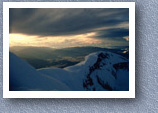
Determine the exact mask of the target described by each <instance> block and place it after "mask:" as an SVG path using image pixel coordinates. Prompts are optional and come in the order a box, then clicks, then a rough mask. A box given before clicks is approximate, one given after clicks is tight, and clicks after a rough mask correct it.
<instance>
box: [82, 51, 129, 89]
mask: <svg viewBox="0 0 158 113" xmlns="http://www.w3.org/2000/svg"><path fill="white" fill-rule="evenodd" d="M97 56H98V57H97V60H95V63H94V64H93V65H90V66H89V71H88V72H87V73H86V76H85V79H84V82H83V87H84V88H85V89H86V90H97V91H100V90H109V91H112V90H128V89H129V82H128V81H129V71H128V67H129V66H128V60H127V59H125V58H124V57H122V56H120V55H117V54H114V53H110V52H99V53H97Z"/></svg>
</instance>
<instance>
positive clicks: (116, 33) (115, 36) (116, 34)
mask: <svg viewBox="0 0 158 113" xmlns="http://www.w3.org/2000/svg"><path fill="white" fill-rule="evenodd" d="M127 36H129V30H128V29H124V28H114V29H106V30H100V31H98V35H97V36H96V37H95V38H101V39H105V38H109V39H111V40H120V41H121V40H122V41H124V39H125V38H124V39H122V38H123V37H127Z"/></svg>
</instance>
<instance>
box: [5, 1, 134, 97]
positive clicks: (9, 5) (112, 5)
mask: <svg viewBox="0 0 158 113" xmlns="http://www.w3.org/2000/svg"><path fill="white" fill-rule="evenodd" d="M9 8H129V91H9ZM3 98H135V2H3Z"/></svg>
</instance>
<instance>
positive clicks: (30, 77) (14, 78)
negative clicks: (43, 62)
mask: <svg viewBox="0 0 158 113" xmlns="http://www.w3.org/2000/svg"><path fill="white" fill-rule="evenodd" d="M9 89H10V90H11V91H16V90H18V91H19V90H22V91H23V90H25V91H26V90H33V91H36V90H38V91H39V90H47V91H49V90H71V89H70V88H69V87H68V86H67V85H65V84H64V83H62V82H60V81H58V80H57V79H54V78H53V77H50V76H47V75H45V74H41V73H39V72H38V71H36V70H35V69H34V68H33V67H31V66H30V65H29V64H28V63H27V62H25V61H23V60H22V59H20V58H18V57H17V56H15V55H14V54H12V53H9Z"/></svg>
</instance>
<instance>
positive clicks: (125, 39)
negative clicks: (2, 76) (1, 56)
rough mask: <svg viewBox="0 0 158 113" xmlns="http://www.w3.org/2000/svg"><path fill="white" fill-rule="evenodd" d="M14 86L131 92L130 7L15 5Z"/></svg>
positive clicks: (12, 41) (11, 69) (11, 18)
mask: <svg viewBox="0 0 158 113" xmlns="http://www.w3.org/2000/svg"><path fill="white" fill-rule="evenodd" d="M9 51H10V52H9V90H10V91H129V9H128V8H10V9H9Z"/></svg>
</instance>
